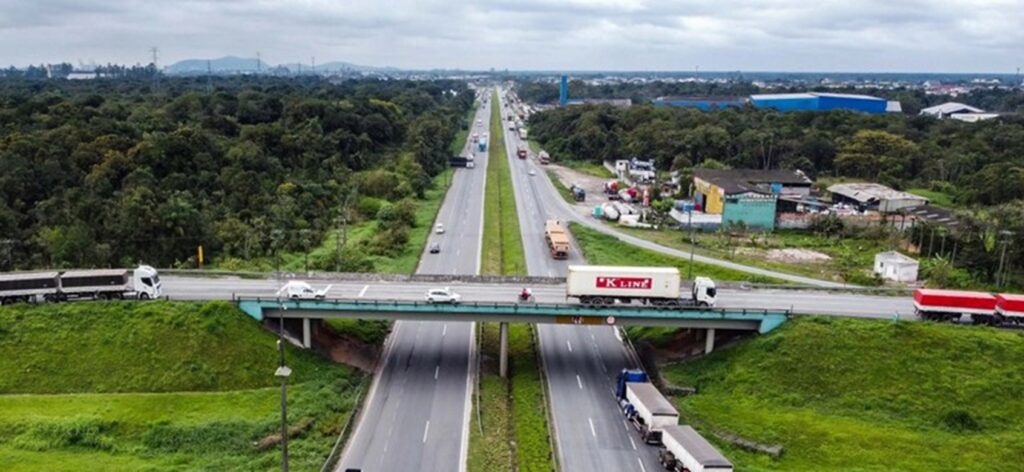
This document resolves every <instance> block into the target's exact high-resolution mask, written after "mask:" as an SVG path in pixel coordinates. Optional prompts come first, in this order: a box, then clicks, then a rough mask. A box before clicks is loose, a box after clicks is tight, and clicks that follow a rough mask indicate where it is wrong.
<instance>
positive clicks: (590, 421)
mask: <svg viewBox="0 0 1024 472" xmlns="http://www.w3.org/2000/svg"><path fill="white" fill-rule="evenodd" d="M587 421H588V422H589V423H590V434H593V435H594V437H595V438H596V437H597V430H596V429H594V419H593V418H587Z"/></svg>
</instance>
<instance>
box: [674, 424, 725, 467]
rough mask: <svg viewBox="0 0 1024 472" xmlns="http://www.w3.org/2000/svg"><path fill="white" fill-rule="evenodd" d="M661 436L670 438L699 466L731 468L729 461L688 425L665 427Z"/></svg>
mask: <svg viewBox="0 0 1024 472" xmlns="http://www.w3.org/2000/svg"><path fill="white" fill-rule="evenodd" d="M661 435H662V436H663V437H664V436H669V437H671V438H672V439H673V440H675V441H676V442H677V443H679V445H680V446H683V449H686V452H688V453H689V454H690V455H691V456H693V458H694V459H696V460H697V462H700V463H701V465H704V466H709V465H710V466H719V467H732V462H729V459H726V458H725V456H723V455H722V453H721V452H718V449H715V446H712V445H711V443H709V442H708V440H707V439H704V437H703V436H701V435H700V433H698V432H697V431H696V430H695V429H693V428H691V427H690V426H688V425H671V426H666V427H665V429H663V430H662V432H661Z"/></svg>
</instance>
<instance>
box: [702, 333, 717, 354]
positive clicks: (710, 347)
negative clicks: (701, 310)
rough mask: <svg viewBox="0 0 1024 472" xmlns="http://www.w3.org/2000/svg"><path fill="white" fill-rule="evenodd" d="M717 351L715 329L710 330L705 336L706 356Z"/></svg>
mask: <svg viewBox="0 0 1024 472" xmlns="http://www.w3.org/2000/svg"><path fill="white" fill-rule="evenodd" d="M714 350H715V328H708V329H707V332H706V333H705V336H704V354H711V351H714Z"/></svg>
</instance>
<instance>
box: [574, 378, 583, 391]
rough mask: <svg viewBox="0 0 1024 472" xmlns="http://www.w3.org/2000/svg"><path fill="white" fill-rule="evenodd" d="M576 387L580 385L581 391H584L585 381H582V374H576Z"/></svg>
mask: <svg viewBox="0 0 1024 472" xmlns="http://www.w3.org/2000/svg"><path fill="white" fill-rule="evenodd" d="M576 385H579V386H580V390H583V381H582V380H580V374H576Z"/></svg>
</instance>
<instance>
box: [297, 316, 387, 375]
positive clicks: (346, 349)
mask: <svg viewBox="0 0 1024 472" xmlns="http://www.w3.org/2000/svg"><path fill="white" fill-rule="evenodd" d="M312 341H313V348H314V349H316V350H317V352H320V353H321V354H323V355H325V356H327V357H329V358H330V359H331V360H333V361H334V362H338V363H341V364H346V365H350V366H352V367H355V368H357V369H359V370H362V371H364V372H371V371H373V367H374V365H375V364H376V363H377V358H378V357H380V353H381V348H382V346H377V345H374V344H366V343H364V342H362V341H359V340H356V339H352V338H350V337H348V336H344V335H341V334H338V333H336V332H334V331H333V330H332V329H331V328H330V326H328V325H327V324H324V323H320V325H319V326H318V327H317V329H316V330H315V332H314V335H313V339H312Z"/></svg>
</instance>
